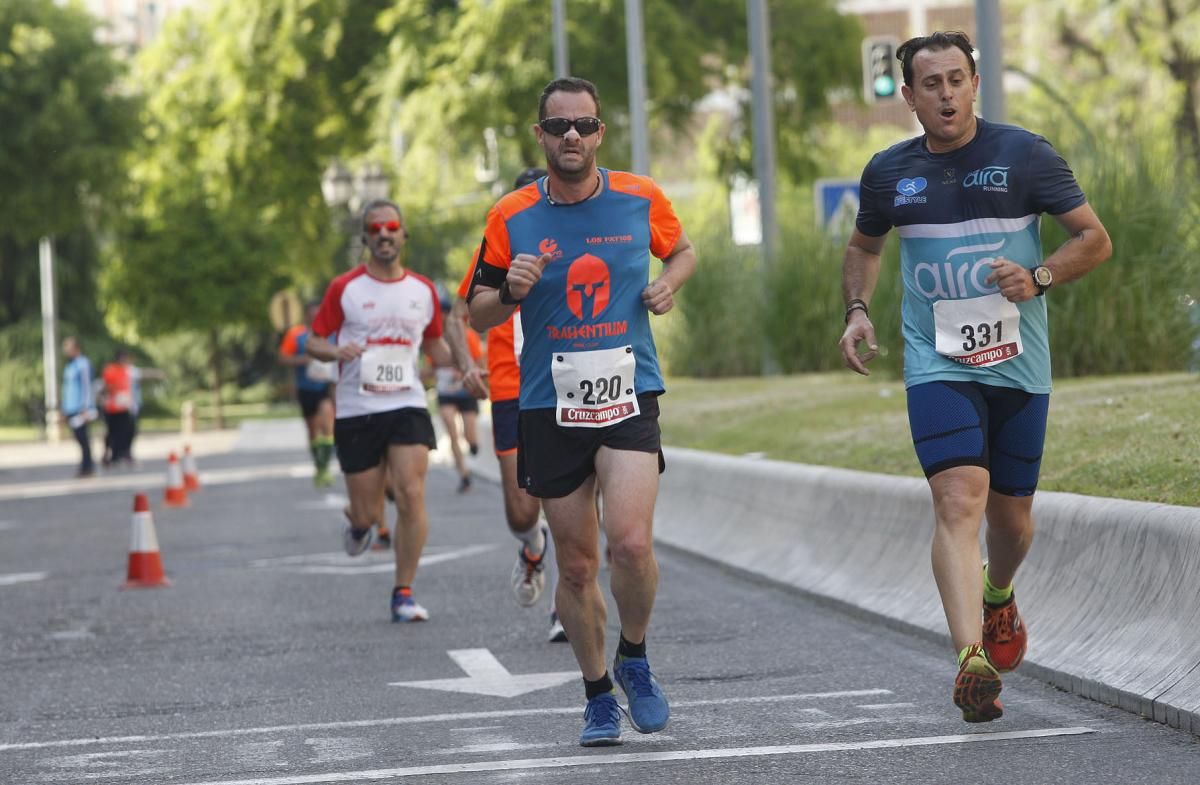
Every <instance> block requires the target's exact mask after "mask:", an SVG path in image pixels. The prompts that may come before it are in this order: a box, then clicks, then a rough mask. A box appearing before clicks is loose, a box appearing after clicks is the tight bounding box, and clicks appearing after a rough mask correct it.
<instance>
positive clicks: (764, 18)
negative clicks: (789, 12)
mask: <svg viewBox="0 0 1200 785" xmlns="http://www.w3.org/2000/svg"><path fill="white" fill-rule="evenodd" d="M768 13H769V12H768V11H767V0H746V23H747V27H749V29H750V65H751V78H750V92H751V96H752V100H753V108H754V177H755V179H756V180H758V209H759V215H760V216H761V222H762V249H761V257H760V262H759V276H760V278H761V279H762V289H763V292H764V295H765V294H766V293H767V291H768V287H769V286H770V278H771V268H772V266H773V265H774V261H775V250H776V246H777V245H778V240H779V230H778V226H777V224H776V222H775V104H774V102H775V91H774V89H773V88H772V86H771V37H770V32H769V31H770V29H771V25H770V20H769V16H768ZM762 370H763V373H765V374H776V373H779V367H778V365H777V364H776V363H775V360H774V359H773V357H772V356H771V352H770V349H769V346H768V344H767V341H766V337H765V336H764V338H763V345H762Z"/></svg>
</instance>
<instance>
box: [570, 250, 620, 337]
mask: <svg viewBox="0 0 1200 785" xmlns="http://www.w3.org/2000/svg"><path fill="white" fill-rule="evenodd" d="M611 288H612V279H611V278H610V276H609V274H608V265H607V264H605V263H604V260H603V259H601V258H599V257H597V256H592V255H591V254H590V253H589V254H584V255H583V256H581V257H579V258H578V259H576V260H575V261H573V262H571V268H570V269H569V270H567V307H568V308H570V309H571V313H573V314H575V318H576V319H579V320H581V321H585V322H586V321H590V320H592V319H595V318H596V317H597V316H599V315H600V313H601V312H602V311H603V310H604V309H605V308H607V307H608V290H609V289H611Z"/></svg>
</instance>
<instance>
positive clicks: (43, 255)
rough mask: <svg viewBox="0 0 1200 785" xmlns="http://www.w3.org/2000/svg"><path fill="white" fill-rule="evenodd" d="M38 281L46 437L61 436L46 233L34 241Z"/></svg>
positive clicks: (51, 249) (55, 438)
mask: <svg viewBox="0 0 1200 785" xmlns="http://www.w3.org/2000/svg"><path fill="white" fill-rule="evenodd" d="M38 268H39V271H40V273H41V283H42V379H43V383H44V385H45V403H46V439H47V440H48V441H51V442H57V441H58V440H59V439H60V438H61V433H60V432H59V424H58V323H57V319H56V316H55V307H54V306H55V297H54V246H53V245H52V244H51V243H50V238H49V237H43V238H42V239H41V240H40V241H39V242H38Z"/></svg>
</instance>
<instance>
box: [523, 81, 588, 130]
mask: <svg viewBox="0 0 1200 785" xmlns="http://www.w3.org/2000/svg"><path fill="white" fill-rule="evenodd" d="M559 92H562V93H587V94H588V95H590V96H591V97H592V100H593V101H594V102H595V103H596V114H597V116H598V115H599V114H600V94H599V93H598V92H596V85H594V84H592V83H591V82H589V81H588V80H586V79H581V78H579V77H578V76H564V77H563V78H561V79H555V80H554V81H553V82H551V83H550V84H548V85H546V87H545V88H544V89H543V90H542V97H541V98H540V99H538V122H541V121H542V120H545V119H546V101H548V100H549V99H550V96H551V95H553V94H554V93H559Z"/></svg>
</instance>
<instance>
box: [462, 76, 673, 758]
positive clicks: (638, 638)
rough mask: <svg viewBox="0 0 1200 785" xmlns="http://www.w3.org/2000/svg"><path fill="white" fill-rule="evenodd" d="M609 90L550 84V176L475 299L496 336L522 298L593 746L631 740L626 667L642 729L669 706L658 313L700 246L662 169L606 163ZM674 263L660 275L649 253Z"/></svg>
mask: <svg viewBox="0 0 1200 785" xmlns="http://www.w3.org/2000/svg"><path fill="white" fill-rule="evenodd" d="M599 113H600V101H599V98H598V96H597V93H596V88H595V85H593V84H592V83H591V82H588V81H587V80H584V79H578V78H564V79H557V80H555V81H553V82H551V83H550V84H549V85H547V86H546V88H545V90H543V92H542V96H541V100H540V102H539V106H538V118H539V121H538V124H537V125H536V126H535V127H534V134H535V135H536V137H537V141H538V144H540V145H541V147H542V149H543V150H544V151H545V154H546V164H547V167H546V168H547V170H548V172H549V173H548V175H547V176H546V177H545V178H544V179H542V180H539V181H537V182H535V183H532V184H530V185H528V186H525V187H524V188H521V189H519V190H517V191H514V192H512V193H510V194H508V195H507V196H505V197H503V198H502V199H501V200H500V201H499V202H497V204H496V205H495V206H494V207H493V208H492V210H491V211H490V212H489V213H488V220H487V228H486V230H485V233H484V239H483V242H482V244H481V249H480V253H479V256H478V258H477V259H476V263H475V272H474V280H473V282H472V286H471V290H470V293H469V296H468V303H469V307H470V312H471V321H472V324H473V325H474V327H475V328H476V329H479V330H485V329H489V328H491V327H495V326H496V325H499V324H501V323H503V322H504V321H505V320H507V319H508V318H509V317H510V316H511V315H512V314H513V312H514V310H515V309H516V307H517V306H518V305H520V308H521V320H522V326H523V328H524V346H523V348H522V351H521V386H520V397H519V400H520V404H519V406H520V420H519V423H520V428H519V434H518V450H517V461H518V478H519V480H520V484H521V485H522V487H524V488H525V489H526V490H527V491H528V492H529V493H531V494H532V495H534V496H537V497H540V498H541V499H542V506H543V509H544V510H545V512H546V518H547V520H548V521H549V524H550V530H551V532H552V533H553V536H554V545H555V549H556V553H557V562H558V567H559V573H560V574H559V582H558V588H557V590H556V600H555V605H556V607H557V610H558V614H559V616H560V618H561V619H562V622H563V625H564V627H565V628H566V632H567V636H568V639H569V640H570V642H571V646H572V648H573V650H574V652H575V658H576V660H577V661H578V662H579V666H580V670H581V671H582V672H583V679H584V688H585V692H586V695H587V699H588V703H587V708H586V709H585V711H584V729H583V732H582V734H581V735H580V744H582V745H583V746H599V745H608V744H619V743H620V740H621V727H620V715H621V711H620V707H619V706H618V705H617V701H616V695H615V692H614V688H613V677H615V679H616V682H617V683H618V684H620V685H621V687H622V689H623V690H624V692H625V695H626V697H627V698H628V700H629V719H630V722H631V723H632V724H633V726H634V728H635V729H636V730H638V731H640V732H642V733H652V732H655V731H659V730H662V729H663V728H665V727H666V724H667V721H668V719H669V717H670V709H669V706H668V704H667V700H666V697H665V696H664V695H663V692H662V689H661V688H660V687H659V685H658V682H657V680H656V679H655V678H654V676H653V674H652V673H651V672H650V667H649V663H648V661H647V658H646V640H645V638H646V630H647V628H648V627H649V623H650V614H651V610H652V609H653V606H654V596H655V593H656V590H657V583H658V565H657V563H656V561H655V559H654V549H653V537H652V523H653V516H654V502H655V499H656V497H657V495H658V474H659V472H660V471H662V469H663V468H664V464H663V460H662V450H661V432H660V430H659V425H658V396H659V395H660V394H662V392H663V381H662V374H661V372H660V370H659V365H658V355H657V351H656V350H655V347H654V338H653V336H652V335H651V331H650V318H649V314H650V313H654V314H663V313H666V312H667V311H669V310H670V309H671V308H672V307H673V306H674V293H675V291H676V290H678V289H679V287H680V286H682V285H683V283H684V282H685V281H686V280H687V279H688V277H689V276H690V275H691V274H692V272H693V271H694V270H695V265H696V254H695V251H694V250H693V249H692V245H691V242H690V241H689V240H688V239H687V236H686V234H685V233H684V231H683V227H682V226H681V225H680V223H679V220H678V219H677V218H676V216H675V213H674V210H673V209H672V207H671V203H670V202H669V201H668V200H667V198H666V197H665V196H664V195H663V193H662V191H661V190H660V189H659V187H658V185H657V184H656V183H655V182H654V181H653V180H651V179H650V178H649V177H642V176H638V175H633V174H629V173H627V172H616V171H609V170H606V169H601V168H599V167H598V166H597V164H596V149H597V148H598V147H599V145H600V143H601V140H602V139H603V138H604V123H603V122H601V121H600V119H599V117H598V115H599ZM651 254H653V255H654V256H656V257H658V258H660V259H662V260H663V262H664V265H663V272H662V274H660V275H659V276H658V277H657V278H655V279H654V280H653V281H649V274H650V256H651ZM597 486H599V488H600V489H601V491H602V492H603V493H604V497H605V499H606V503H605V505H604V521H603V524H604V529H605V532H606V533H607V535H608V545H609V548H610V550H611V554H612V580H611V588H612V592H613V596H614V598H615V599H616V602H617V612H618V615H619V616H620V621H621V638H620V642H619V645H618V648H617V656H616V659H615V661H614V663H613V675H612V677H610V676H609V672H608V670H607V668H606V667H605V654H604V625H605V616H606V609H605V602H604V595H603V593H602V592H601V590H600V585H599V583H598V581H597V576H598V573H599V565H600V553H599V551H600V548H599V536H598V530H597V522H596V507H595V493H596V488H597Z"/></svg>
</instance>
